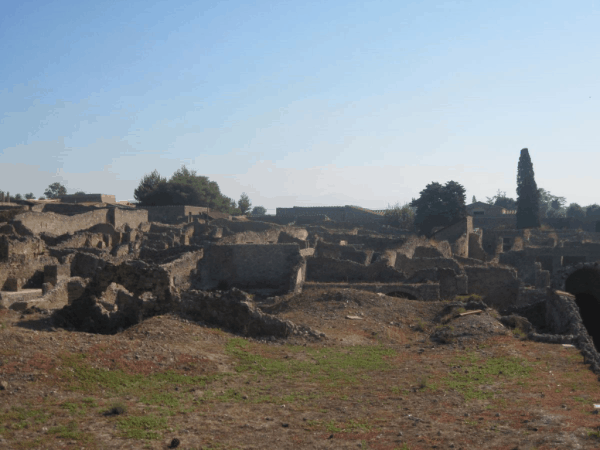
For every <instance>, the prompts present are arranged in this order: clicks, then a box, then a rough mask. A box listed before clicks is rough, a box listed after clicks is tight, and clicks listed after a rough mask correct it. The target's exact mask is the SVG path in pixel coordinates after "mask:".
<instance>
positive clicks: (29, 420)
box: [0, 406, 51, 430]
mask: <svg viewBox="0 0 600 450" xmlns="http://www.w3.org/2000/svg"><path fill="white" fill-rule="evenodd" d="M50 418H51V415H50V414H48V413H47V412H46V410H45V408H25V407H22V406H13V407H12V408H11V409H10V410H9V411H7V412H5V413H0V424H1V426H2V428H3V429H4V430H6V429H13V430H22V429H24V428H29V427H34V426H37V425H42V424H44V423H46V422H47V421H48V420H50Z"/></svg>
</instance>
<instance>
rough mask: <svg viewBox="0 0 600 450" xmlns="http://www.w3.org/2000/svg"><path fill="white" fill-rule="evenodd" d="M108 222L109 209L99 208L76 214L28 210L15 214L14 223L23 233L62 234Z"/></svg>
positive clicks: (18, 230)
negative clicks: (68, 214) (65, 214)
mask: <svg viewBox="0 0 600 450" xmlns="http://www.w3.org/2000/svg"><path fill="white" fill-rule="evenodd" d="M107 222H108V209H99V210H97V211H90V212H87V213H84V214H77V215H75V216H63V215H59V214H54V213H39V212H26V213H23V214H19V215H17V216H15V218H14V220H13V222H12V223H13V225H14V227H15V229H16V230H17V232H18V233H19V234H21V235H33V234H40V233H50V234H54V235H61V234H67V233H75V232H76V231H80V230H85V229H87V228H91V227H93V226H94V225H97V224H99V223H107Z"/></svg>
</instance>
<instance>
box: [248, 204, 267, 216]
mask: <svg viewBox="0 0 600 450" xmlns="http://www.w3.org/2000/svg"><path fill="white" fill-rule="evenodd" d="M251 214H252V215H254V216H264V215H266V214H267V208H265V207H264V206H255V207H254V208H252V212H251Z"/></svg>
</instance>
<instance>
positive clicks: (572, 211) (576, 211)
mask: <svg viewBox="0 0 600 450" xmlns="http://www.w3.org/2000/svg"><path fill="white" fill-rule="evenodd" d="M566 215H567V217H574V218H576V219H583V218H584V217H585V210H584V209H583V208H582V207H581V206H579V205H578V204H577V203H571V204H570V205H569V207H568V208H567V212H566Z"/></svg>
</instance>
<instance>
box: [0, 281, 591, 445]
mask: <svg viewBox="0 0 600 450" xmlns="http://www.w3.org/2000/svg"><path fill="white" fill-rule="evenodd" d="M446 306H447V303H443V302H420V301H412V300H406V299H401V298H395V297H387V296H384V295H380V294H373V293H367V292H359V291H354V290H349V289H348V290H335V291H334V290H321V291H307V292H305V293H303V294H298V295H289V296H285V297H281V298H277V299H275V300H271V301H268V302H267V301H265V302H264V303H263V304H262V308H263V310H264V311H265V312H269V313H272V314H275V315H277V316H278V317H280V318H283V319H287V320H291V321H293V322H294V323H296V324H299V325H306V326H309V327H311V328H313V329H314V330H317V331H319V332H322V333H324V334H325V337H324V338H321V339H316V338H313V337H310V336H309V335H307V336H306V337H303V336H293V337H291V338H289V339H286V340H282V339H275V338H270V337H264V338H260V339H254V338H244V337H241V336H236V335H234V334H231V333H229V332H228V331H227V330H220V329H218V328H213V327H210V326H206V325H203V324H196V323H192V322H189V321H186V320H182V319H180V318H178V317H175V316H158V317H154V318H151V319H148V320H146V321H144V322H143V323H141V324H138V325H136V326H134V327H132V328H129V329H127V330H124V331H122V332H120V333H118V334H116V335H94V334H88V333H80V332H75V331H68V330H63V329H57V328H54V327H53V324H52V321H51V320H50V312H47V311H41V312H40V311H37V312H36V311H27V312H26V313H25V314H23V313H18V312H15V311H6V310H3V311H0V448H2V449H4V448H6V449H25V448H35V449H38V448H39V449H54V448H57V449H63V448H64V449H83V448H85V449H105V448H106V449H112V448H123V449H141V448H148V449H165V448H182V449H235V448H238V449H299V448H303V449H304V448H307V449H312V448H315V449H321V448H327V449H329V448H331V449H338V448H339V449H429V448H451V449H460V448H463V449H517V448H518V449H534V448H535V449H589V448H600V420H599V419H600V417H599V415H598V414H596V413H597V411H598V410H597V409H595V408H594V404H595V403H600V389H599V387H600V385H599V382H598V378H597V376H596V375H594V374H593V373H592V372H591V371H590V370H589V369H588V367H587V366H586V365H585V364H584V363H583V358H582V356H581V355H580V354H579V352H578V350H577V349H576V348H572V347H564V346H562V345H553V344H543V343H536V342H530V341H527V340H524V339H523V338H522V337H521V336H522V334H521V333H520V332H519V330H516V331H515V330H509V329H507V328H505V327H504V326H503V325H502V324H501V323H500V322H499V321H498V317H499V316H498V313H497V312H495V311H494V310H491V309H488V310H486V311H483V312H481V313H476V314H469V315H463V316H460V315H459V314H460V313H461V312H465V311H464V310H456V311H452V312H451V313H450V314H446V315H445V316H444V317H441V316H440V313H441V311H442V310H444V308H445V307H446Z"/></svg>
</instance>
